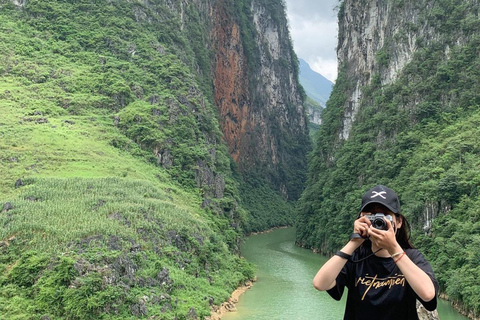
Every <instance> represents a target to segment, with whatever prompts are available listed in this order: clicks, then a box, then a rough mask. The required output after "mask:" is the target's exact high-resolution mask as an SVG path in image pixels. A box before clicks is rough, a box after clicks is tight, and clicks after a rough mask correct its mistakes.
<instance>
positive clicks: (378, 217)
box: [365, 213, 393, 230]
mask: <svg viewBox="0 0 480 320" xmlns="http://www.w3.org/2000/svg"><path fill="white" fill-rule="evenodd" d="M365 217H367V218H368V220H370V222H371V223H372V226H373V227H374V228H377V229H379V230H388V227H387V222H386V221H385V220H384V219H383V218H385V219H387V220H388V221H390V223H393V219H392V216H390V215H387V216H386V215H384V214H383V213H375V214H369V215H366V216H365Z"/></svg>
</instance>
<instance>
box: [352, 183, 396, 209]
mask: <svg viewBox="0 0 480 320" xmlns="http://www.w3.org/2000/svg"><path fill="white" fill-rule="evenodd" d="M370 203H379V204H382V205H384V206H385V207H387V208H388V209H389V210H390V211H392V212H393V213H395V214H399V213H400V201H399V200H398V196H397V194H396V193H395V191H393V190H392V189H390V188H387V187H385V186H382V185H378V186H375V187H373V188H372V189H370V190H368V191H367V192H366V193H365V194H364V195H363V197H362V208H361V209H360V212H362V211H363V209H365V207H366V206H367V205H369V204H370Z"/></svg>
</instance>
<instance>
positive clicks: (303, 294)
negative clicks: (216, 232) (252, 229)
mask: <svg viewBox="0 0 480 320" xmlns="http://www.w3.org/2000/svg"><path fill="white" fill-rule="evenodd" d="M294 239H295V229H294V228H287V229H278V230H274V231H272V232H270V233H265V234H259V235H254V236H250V237H248V238H247V239H246V241H245V243H244V244H243V246H242V254H243V256H244V257H245V258H246V259H247V260H248V261H250V262H252V263H254V264H255V265H256V266H257V278H258V281H257V282H256V283H255V284H254V285H253V287H252V288H251V289H250V290H248V291H247V292H246V293H244V294H243V295H242V296H241V297H240V299H239V303H238V304H237V311H236V312H230V313H228V314H226V315H225V316H224V317H223V318H222V320H313V319H316V320H341V319H342V318H343V311H344V307H345V299H342V301H340V302H337V301H335V300H333V299H332V298H330V296H329V295H328V294H327V293H326V292H318V291H316V290H315V289H314V288H313V286H312V279H313V277H314V275H315V274H316V272H317V271H318V269H319V268H320V266H321V265H322V264H323V263H324V262H325V261H326V260H327V258H326V257H323V256H321V255H319V254H314V253H313V252H312V251H311V250H307V249H303V248H299V247H297V246H295V243H294ZM345 297H346V294H344V298H345ZM438 313H439V317H440V320H468V318H466V317H464V316H462V315H460V314H459V313H458V312H456V311H455V310H454V309H453V308H452V307H451V306H450V304H449V303H448V302H446V301H443V300H439V305H438Z"/></svg>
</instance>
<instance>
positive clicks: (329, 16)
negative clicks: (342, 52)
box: [285, 0, 339, 81]
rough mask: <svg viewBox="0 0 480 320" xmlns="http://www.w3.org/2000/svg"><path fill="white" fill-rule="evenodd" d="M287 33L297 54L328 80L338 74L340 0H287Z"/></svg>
mask: <svg viewBox="0 0 480 320" xmlns="http://www.w3.org/2000/svg"><path fill="white" fill-rule="evenodd" d="M285 2H286V4H287V16H288V21H289V25H290V35H291V37H292V40H293V47H294V49H295V52H296V53H297V56H298V57H299V58H302V59H304V60H305V61H307V62H308V64H309V65H310V67H311V68H312V69H313V70H315V71H316V72H318V73H320V74H321V75H322V76H324V77H325V78H327V79H329V80H330V81H335V79H336V78H337V54H336V46H337V33H338V26H337V9H335V8H336V7H337V6H338V2H339V0H286V1H285Z"/></svg>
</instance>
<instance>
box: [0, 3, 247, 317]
mask: <svg viewBox="0 0 480 320" xmlns="http://www.w3.org/2000/svg"><path fill="white" fill-rule="evenodd" d="M173 5H174V6H176V5H178V3H175V4H173ZM192 6H193V5H189V6H187V8H186V16H185V17H186V19H187V20H189V24H188V28H187V29H188V30H185V32H182V31H181V29H182V28H181V23H180V20H179V18H178V15H177V14H176V13H175V11H174V10H172V9H171V8H168V7H166V6H165V5H162V4H160V3H158V2H149V3H148V4H147V3H145V4H144V3H143V2H127V1H115V2H96V1H87V0H82V1H60V0H59V1H39V0H30V1H27V2H26V5H25V7H16V6H15V5H14V4H13V3H12V2H11V1H9V0H1V1H0V59H1V63H0V109H1V114H2V117H1V119H0V172H2V180H1V181H0V225H1V226H2V228H1V231H0V233H1V235H0V250H1V259H0V313H1V314H2V317H5V318H8V319H41V318H51V319H134V318H135V319H136V318H151V317H154V318H158V319H173V318H177V319H188V318H194V317H198V318H203V317H205V316H207V315H209V314H210V307H211V305H213V304H217V305H219V304H221V303H222V302H223V301H225V300H226V299H227V298H228V297H229V295H230V293H231V292H232V291H233V290H234V289H235V288H236V287H237V286H238V285H239V284H241V283H242V282H244V281H245V280H247V279H250V278H252V277H253V268H252V266H251V265H250V264H249V263H247V262H246V261H244V260H243V259H242V258H240V257H238V251H239V245H240V242H241V239H242V237H243V233H244V229H242V226H243V225H244V224H245V223H246V222H247V221H248V219H249V216H248V212H247V211H246V210H245V209H244V208H243V207H241V206H240V198H239V186H240V183H239V179H238V177H237V176H235V174H236V173H235V172H234V171H235V169H232V168H235V166H234V165H233V164H232V161H231V159H230V158H229V156H228V153H227V150H226V146H225V145H224V144H223V142H222V134H221V132H220V130H219V126H218V121H217V119H216V117H217V115H216V111H215V110H214V107H213V105H212V98H211V88H209V86H211V84H210V83H211V81H209V77H210V75H209V65H207V64H209V63H210V62H209V61H210V60H209V59H210V52H209V51H208V50H207V49H206V46H205V44H204V42H202V41H203V40H202V38H198V36H199V35H202V36H205V34H206V33H205V32H204V30H205V28H206V26H204V25H202V22H201V21H202V20H201V18H200V17H199V16H198V13H197V12H196V11H195V10H194V9H195V8H194V7H192Z"/></svg>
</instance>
